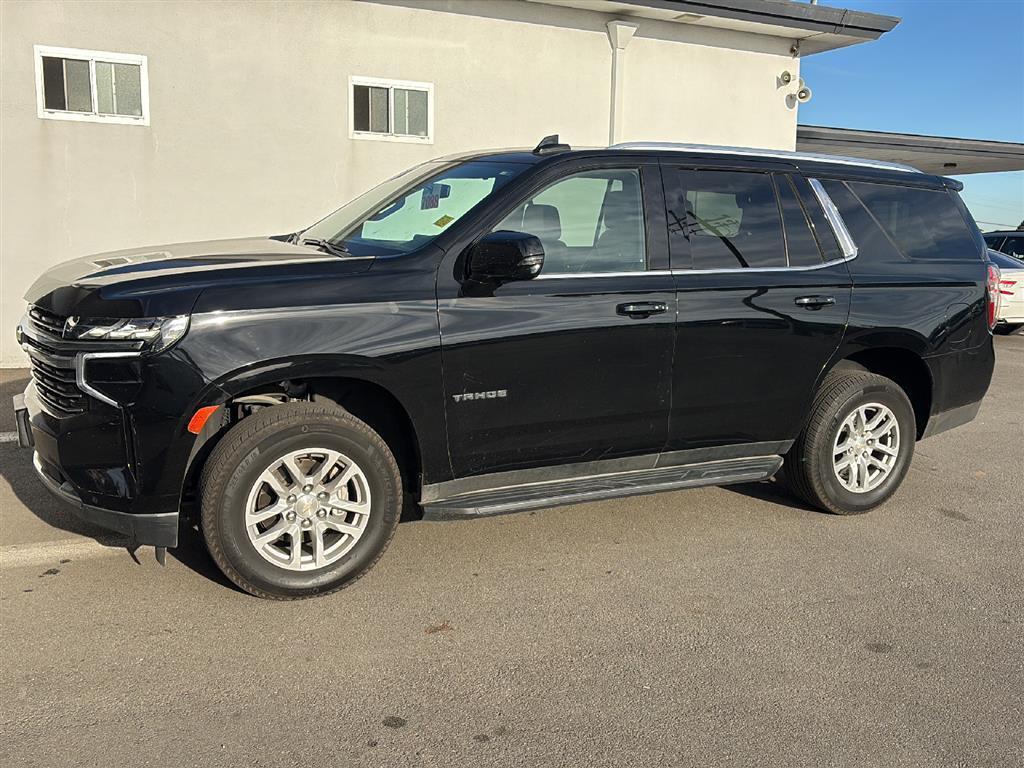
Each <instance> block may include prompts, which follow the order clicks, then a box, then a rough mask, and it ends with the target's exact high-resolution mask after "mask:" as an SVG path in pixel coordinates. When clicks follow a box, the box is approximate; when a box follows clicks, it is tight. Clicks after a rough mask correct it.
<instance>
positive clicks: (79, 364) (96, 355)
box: [75, 352, 142, 408]
mask: <svg viewBox="0 0 1024 768" xmlns="http://www.w3.org/2000/svg"><path fill="white" fill-rule="evenodd" d="M141 354H142V353H141V352H79V353H78V354H77V355H76V356H75V383H76V384H77V385H78V388H79V389H80V390H82V391H83V392H84V393H85V394H87V395H89V396H90V397H94V398H96V399H97V400H99V401H100V402H101V403H106V404H107V405H112V406H114V407H115V408H120V407H121V404H120V403H119V402H117V400H114V399H113V398H110V397H107V396H106V395H104V394H103V393H102V392H100V391H99V390H97V389H93V387H92V386H90V384H89V382H88V381H87V380H86V378H85V367H86V365H87V364H88V363H89V361H90V360H98V359H103V358H111V357H139V356H141Z"/></svg>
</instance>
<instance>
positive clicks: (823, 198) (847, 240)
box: [807, 178, 857, 261]
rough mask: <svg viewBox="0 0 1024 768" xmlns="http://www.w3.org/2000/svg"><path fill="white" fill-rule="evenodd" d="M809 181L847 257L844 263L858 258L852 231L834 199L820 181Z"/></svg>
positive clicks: (810, 179) (809, 179)
mask: <svg viewBox="0 0 1024 768" xmlns="http://www.w3.org/2000/svg"><path fill="white" fill-rule="evenodd" d="M807 181H808V183H809V184H810V185H811V189H812V190H814V196H815V197H817V198H818V202H819V203H821V207H822V208H824V209H825V218H827V219H828V223H829V224H831V225H832V231H833V232H835V235H836V239H837V240H839V247H840V248H842V250H843V256H844V257H845V258H844V261H849V260H850V259H855V258H857V244H856V243H855V242H853V236H852V235H851V234H850V230H848V229H847V228H846V222H844V221H843V217H842V215H840V213H839V209H838V208H836V204H835V203H833V202H832V198H831V197H829V195H828V192H826V191H825V187H824V186H822V184H821V182H820V181H818V179H812V178H808V179H807Z"/></svg>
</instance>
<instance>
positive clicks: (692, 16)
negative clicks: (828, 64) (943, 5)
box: [530, 0, 900, 56]
mask: <svg viewBox="0 0 1024 768" xmlns="http://www.w3.org/2000/svg"><path fill="white" fill-rule="evenodd" d="M530 1H531V2H535V3H545V4H547V5H561V6H567V7H570V8H582V9H585V10H589V11H598V12H600V13H609V14H615V15H616V16H622V17H630V16H632V17H636V18H644V19H658V20H660V21H668V22H674V23H677V24H686V25H688V26H691V27H705V28H707V27H710V28H715V29H730V30H734V31H737V32H748V33H752V34H760V35H770V36H772V37H781V38H783V39H786V40H792V41H794V42H799V43H800V54H801V55H802V56H807V55H810V54H814V53H821V52H822V51H830V50H832V49H834V48H842V47H844V46H847V45H855V44H856V43H865V42H868V41H870V40H877V39H878V38H879V37H881V36H882V35H884V34H885V33H886V32H888V31H889V30H891V29H892V28H893V27H895V26H896V25H897V24H899V23H900V20H899V19H898V18H896V17H895V16H882V15H879V14H877V13H867V12H865V11H851V10H847V9H845V8H832V7H829V6H825V5H812V4H811V3H807V2H793V0H530Z"/></svg>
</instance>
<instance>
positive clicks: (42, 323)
mask: <svg viewBox="0 0 1024 768" xmlns="http://www.w3.org/2000/svg"><path fill="white" fill-rule="evenodd" d="M28 316H29V319H30V320H31V321H32V325H33V326H35V327H36V328H37V329H38V330H40V331H42V332H43V333H49V334H51V335H53V336H56V337H57V338H58V339H59V338H61V337H62V336H63V335H64V318H63V317H61V316H60V315H55V314H54V313H53V312H47V311H46V310H45V309H40V308H39V307H36V306H32V307H29V310H28Z"/></svg>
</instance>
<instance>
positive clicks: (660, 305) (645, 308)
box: [615, 301, 668, 320]
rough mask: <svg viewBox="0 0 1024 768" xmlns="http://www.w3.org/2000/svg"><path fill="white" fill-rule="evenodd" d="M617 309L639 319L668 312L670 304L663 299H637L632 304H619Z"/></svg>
mask: <svg viewBox="0 0 1024 768" xmlns="http://www.w3.org/2000/svg"><path fill="white" fill-rule="evenodd" d="M615 311H616V312H617V313H618V314H620V315H625V316H626V317H628V318H631V319H633V320H639V319H641V318H644V317H650V316H651V315H660V314H661V313H662V312H667V311H668V304H666V303H665V302H663V301H637V302H633V303H630V304H619V306H617V307H616V308H615Z"/></svg>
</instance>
